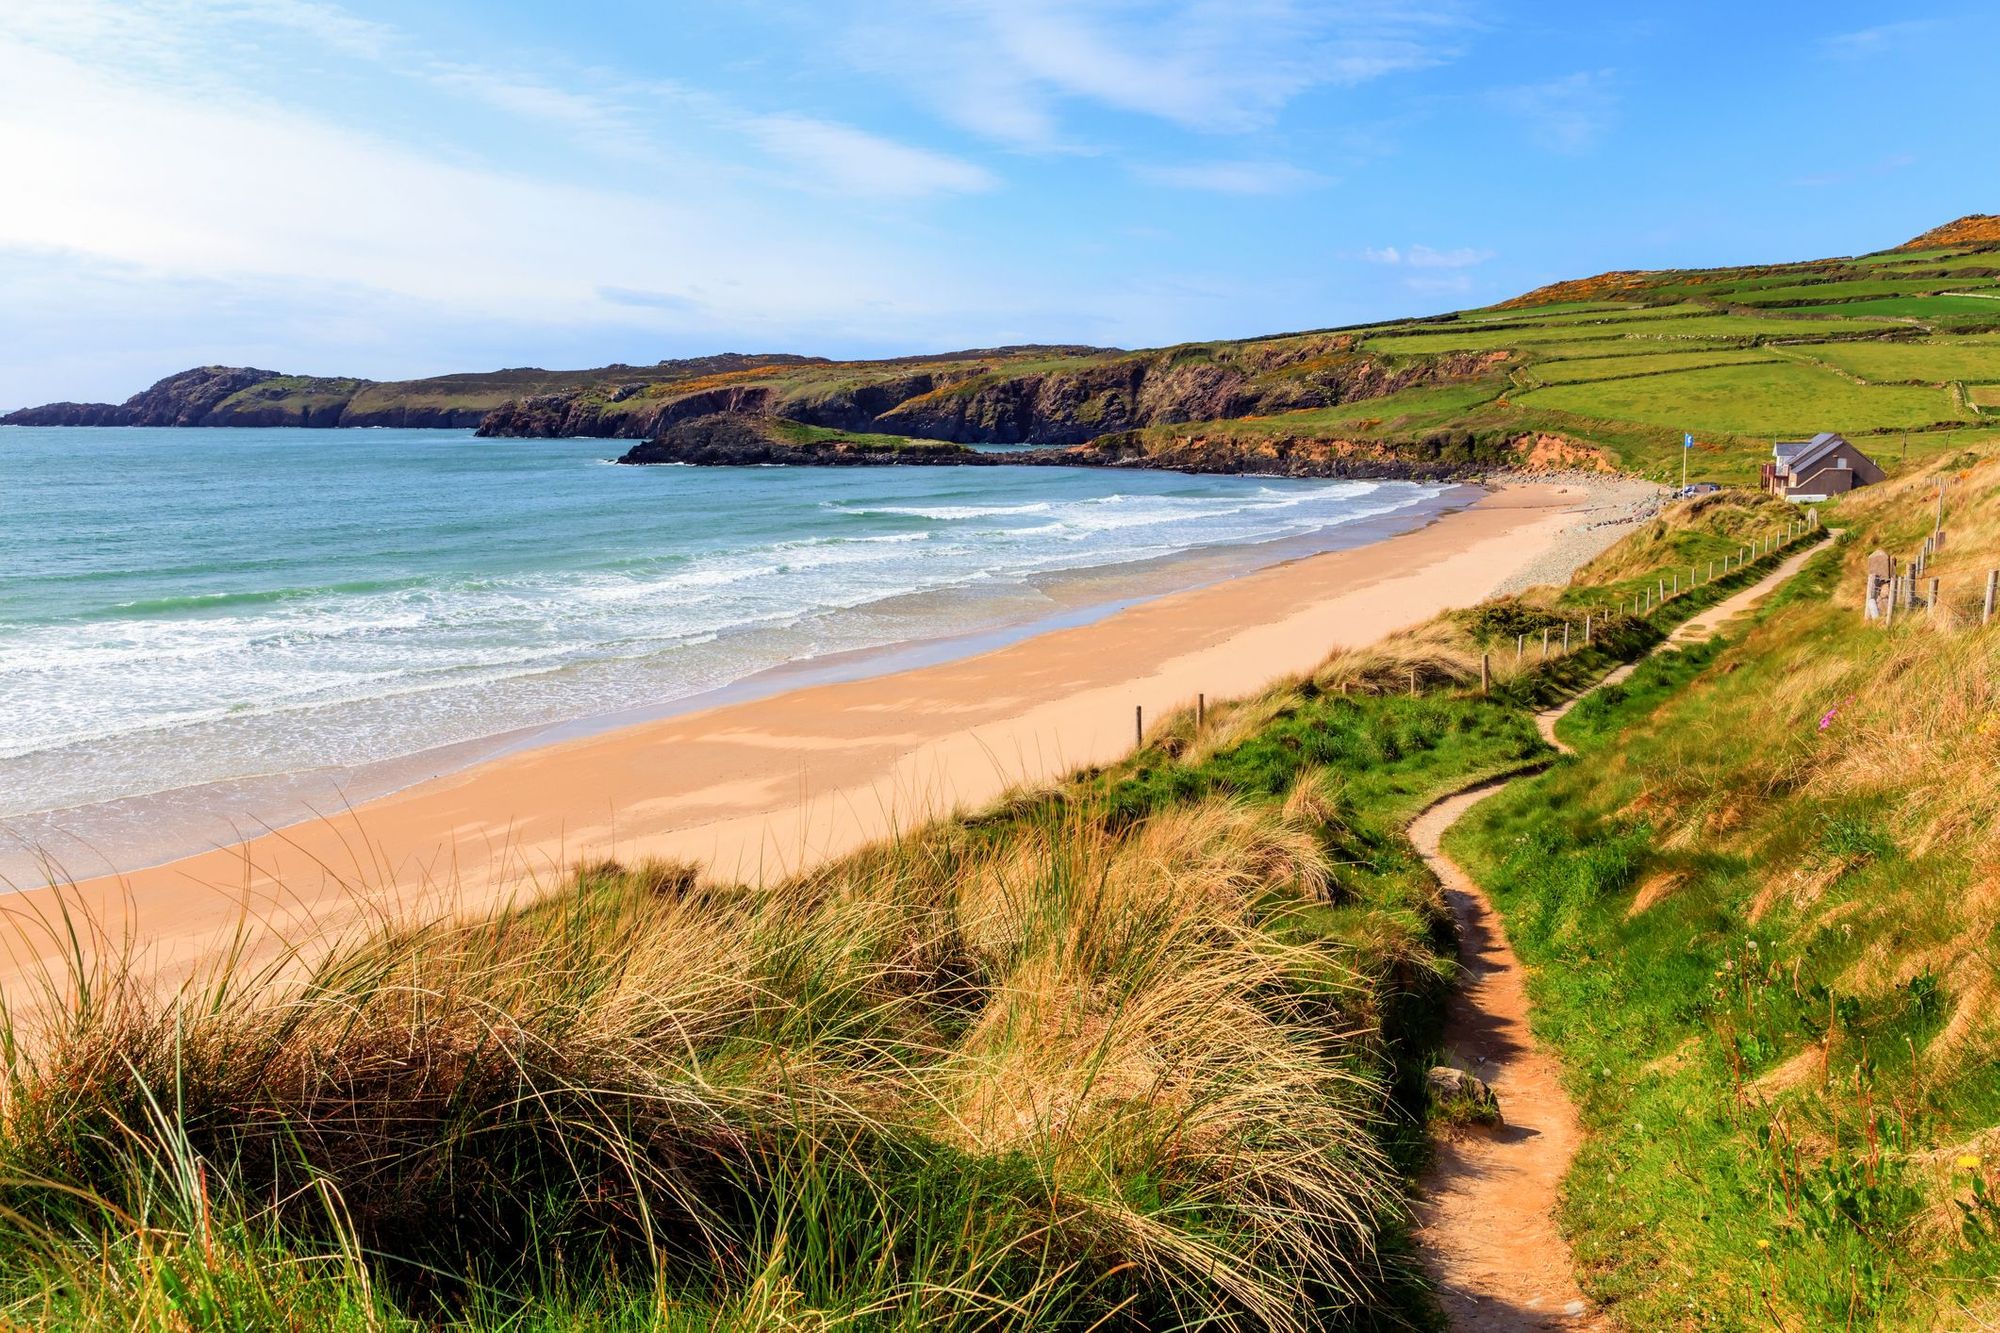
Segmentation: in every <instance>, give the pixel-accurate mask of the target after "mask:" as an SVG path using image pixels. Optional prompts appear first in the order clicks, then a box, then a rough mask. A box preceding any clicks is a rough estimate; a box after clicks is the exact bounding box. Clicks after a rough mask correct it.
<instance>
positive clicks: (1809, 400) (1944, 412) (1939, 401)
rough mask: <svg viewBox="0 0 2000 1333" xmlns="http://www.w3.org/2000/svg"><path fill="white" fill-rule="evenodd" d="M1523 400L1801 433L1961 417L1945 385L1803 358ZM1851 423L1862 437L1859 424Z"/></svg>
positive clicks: (1673, 423)
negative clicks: (1855, 377)
mask: <svg viewBox="0 0 2000 1333" xmlns="http://www.w3.org/2000/svg"><path fill="white" fill-rule="evenodd" d="M1517 401H1519V403H1520V404H1521V405H1522V406H1523V407H1527V408H1535V407H1547V408H1552V409H1554V410H1556V411H1558V412H1567V413H1571V414H1573V415H1576V416H1582V417H1595V418H1600V419H1604V420H1611V421H1634V422H1639V423H1642V424H1646V425H1653V426H1664V427H1669V428H1678V429H1683V430H1691V431H1694V432H1696V433H1697V434H1703V433H1710V432H1720V433H1723V434H1731V435H1760V436H1766V437H1769V436H1784V437H1787V438H1791V437H1797V438H1800V439H1804V438H1807V437H1809V436H1811V435H1812V434H1813V433H1814V432H1815V429H1816V428H1817V429H1824V427H1821V426H1820V425H1819V423H1822V422H1826V421H1842V422H1850V423H1851V422H1854V421H1856V420H1865V421H1866V422H1867V423H1868V429H1870V430H1881V429H1885V428H1889V429H1905V428H1915V427H1922V426H1929V425H1932V424H1934V423H1937V422H1941V421H1955V420H1960V419H1963V418H1964V413H1963V412H1962V411H1960V410H1959V408H1958V405H1957V404H1956V403H1954V402H1953V401H1952V399H1951V397H1950V396H1949V395H1947V394H1946V393H1945V392H1943V391H1942V390H1941V389H1931V388H1924V387H1918V386H1909V385H1865V386H1864V385H1859V384H1856V383H1854V382H1853V381H1852V380H1848V379H1844V378H1842V377H1841V376H1839V375H1835V374H1832V373H1830V372H1828V371H1825V370H1821V369H1818V368H1816V367H1813V366H1807V365H1798V364H1777V365H1745V366H1725V367H1718V368H1710V369H1689V370H1686V371H1683V372H1681V373H1679V374H1675V375H1662V376H1647V377H1644V378H1637V379H1619V380H1598V381H1592V382H1587V383H1581V384H1558V385H1554V386H1551V387H1549V388H1546V389H1536V390H1533V391H1531V392H1528V393H1524V394H1521V395H1519V397H1518V400H1517ZM1846 430H1847V431H1848V432H1852V434H1853V435H1854V436H1855V437H1857V438H1856V442H1857V443H1859V444H1861V445H1862V447H1863V448H1864V449H1865V448H1866V447H1867V445H1866V443H1865V442H1864V441H1863V440H1861V439H1860V438H1858V437H1860V436H1862V435H1863V430H1862V428H1861V427H1859V426H1856V425H1852V424H1850V425H1848V426H1847V428H1846Z"/></svg>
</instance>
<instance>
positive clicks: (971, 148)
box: [0, 0, 2000, 407]
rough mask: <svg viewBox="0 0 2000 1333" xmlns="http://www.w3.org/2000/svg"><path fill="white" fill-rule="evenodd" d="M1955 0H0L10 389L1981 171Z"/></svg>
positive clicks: (117, 394) (1014, 282) (690, 330)
mask: <svg viewBox="0 0 2000 1333" xmlns="http://www.w3.org/2000/svg"><path fill="white" fill-rule="evenodd" d="M1995 49H2000V7H1995V6H1993V5H1992V4H1991V3H1990V0H1982V2H1981V3H1970V4H1959V5H1935V6H1919V7H1910V8H1898V9H1896V10H1895V11H1893V12H1891V11H1889V10H1887V9H1886V8H1885V7H1883V6H1880V5H1872V4H1870V5H1864V4H1841V3H1830V4H1802V3H1775V4H1744V3H1735V4H1730V5H1721V4H1675V5H1652V6H1638V5H1602V4H1595V3H1593V4H1563V3H1537V4H1527V3H1510V2H1504V0H1415V2H1414V3H1407V4H1394V3H1383V2H1380V0H1357V2H1352V3H1350V2H1347V0H1330V2H1329V3H1319V4H1314V3H1304V2H1302V0H1236V2H1235V3H1226V2H1222V0H1190V2H1184V3H1153V2H1148V0H1072V2H1071V3H1064V4H1058V3H1053V2H1049V0H929V2H928V3H918V2H917V0H875V2H874V3H861V4H846V3H838V2H837V0H823V2H822V3H816V4H807V3H799V4H794V3H785V2H782V0H742V2H740V3H731V4H724V5H718V4H707V5H691V4H689V5H683V4H667V3H651V4H646V3H638V2H636V0H567V2H566V3H562V4H551V3H546V0H481V2H480V3H473V2H472V0H400V2H398V3H388V2H387V0H5V2H4V4H0V181H4V182H5V185H4V187H0V407H7V406H17V405H20V404H23V403H29V402H40V401H43V400H47V399H54V398H86V399H113V400H116V399H122V398H123V397H125V396H126V395H127V394H129V393H131V392H133V391H134V390H136V389H138V388H140V387H143V386H144V385H145V384H147V383H149V382H151V381H152V380H153V379H155V378H157V377H159V376H160V375H163V374H166V373H169V372H171V371H173V370H177V369H180V368H182V367H185V366H188V365H193V364H199V363H207V362H227V363H231V364H254V365H260V366H266V367H270V368H273V369H279V370H287V371H294V372H300V373H310V374H358V375H365V376H369V377H373V378H392V377H399V376H405V375H423V374H434V373H439V372H443V371H447V370H463V369H485V368H492V367H497V366H518V365H545V366H577V365H595V364H602V363H605V362H608V361H614V360H622V361H628V362H635V363H636V362H648V361H653V360H657V359H660V358H662V357H669V356H680V355H692V354H700V353H706V352H714V351H724V350H738V351H780V350H782V351H805V352H815V353H821V354H825V355H833V356H869V355H889V354H895V353H901V352H910V351H935V350H943V349H950V348H958V347H972V346H990V345H996V344H1000V343H1008V342H1029V341H1033V342H1090V343H1103V344H1117V345H1123V346H1145V345H1156V344H1161V343H1169V342H1175V341H1181V340H1186V339H1193V338H1215V337H1228V336H1238V335H1247V334H1254V333H1262V332H1271V331H1280V330H1288V329H1301V328H1312V327H1321V326H1326V325H1334V324H1344V323H1352V322H1358V321H1363V320H1369V319H1378V318H1386V317H1390V316H1396V315H1404V314H1421V313H1432V312H1437V311H1442V310H1450V309H1455V308H1461V307H1466V306H1473V305H1479V304H1483V303H1486V302H1489V301H1493V300H1497V299H1500V298H1503V297H1505V296H1509V295H1512V294H1514V293H1516V292H1519V291H1521V290H1524V289H1526V288H1528V287H1532V286H1534V285H1536V284H1537V283H1540V282H1543V281H1547V280H1549V279H1552V278H1557V277H1572V276H1578V275H1581V274H1586V273H1591V272H1596V271H1599V270H1603V269H1607V268H1631V267H1660V266H1667V265H1683V264H1725V263H1738V262H1754V261H1759V260H1777V259H1789V258H1805V257H1813V256H1819V255H1827V254H1845V253H1854V252H1858V251H1865V250H1869V249H1874V248H1878V247H1881V246H1886V245H1890V244H1894V243H1896V242H1898V241H1900V240H1902V239H1904V238H1905V237H1907V236H1908V235H1910V234H1912V233H1914V232H1916V231H1919V230H1922V229H1923V228H1925V227H1928V226H1931V225H1934V224H1936V223H1938V222H1942V221H1945V220H1947V219H1949V218H1953V217H1957V216H1959V215H1961V214H1964V213H1968V212H1992V211H2000V186H1995V185H1994V184H1993V183H1992V182H1993V167H1994V146H1993V145H1994V143H1995V142H1996V130H2000V112H1995V111H1994V110H1993V107H1992V103H1991V100H1990V99H1991V94H1990V88H1991V80H1992V74H1991V53H1992V51H1994V50H1995Z"/></svg>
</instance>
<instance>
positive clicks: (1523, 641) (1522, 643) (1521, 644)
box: [1514, 634, 1528, 666]
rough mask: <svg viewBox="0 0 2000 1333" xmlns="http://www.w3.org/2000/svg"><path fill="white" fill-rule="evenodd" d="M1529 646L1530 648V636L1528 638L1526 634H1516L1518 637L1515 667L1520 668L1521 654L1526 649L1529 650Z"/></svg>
mask: <svg viewBox="0 0 2000 1333" xmlns="http://www.w3.org/2000/svg"><path fill="white" fill-rule="evenodd" d="M1527 646H1528V636H1527V635H1525V634H1516V635H1515V636H1514V665H1515V666H1519V665H1521V653H1522V651H1523V650H1525V649H1526V648H1527Z"/></svg>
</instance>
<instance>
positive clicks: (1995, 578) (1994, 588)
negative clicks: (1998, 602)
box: [1979, 569, 2000, 625]
mask: <svg viewBox="0 0 2000 1333" xmlns="http://www.w3.org/2000/svg"><path fill="white" fill-rule="evenodd" d="M1996 592H2000V569H1989V570H1987V571H1986V611H1985V614H1983V615H1981V616H1980V617H1979V623H1980V624H1982V625H1984V624H1985V623H1986V622H1987V621H1989V620H1991V619H1993V594H1994V593H1996Z"/></svg>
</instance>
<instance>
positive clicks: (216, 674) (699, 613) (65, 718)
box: [0, 427, 1467, 885]
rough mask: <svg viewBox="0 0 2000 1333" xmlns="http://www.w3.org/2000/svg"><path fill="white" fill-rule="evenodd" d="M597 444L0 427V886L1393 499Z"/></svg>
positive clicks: (194, 837) (1116, 596)
mask: <svg viewBox="0 0 2000 1333" xmlns="http://www.w3.org/2000/svg"><path fill="white" fill-rule="evenodd" d="M623 447H624V445H623V443H622V442H618V441H609V440H580V439H578V440H482V439H478V438H475V437H474V436H473V435H472V434H471V433H470V432H465V431H437V430H296V429H270V430H261V429H238V428H231V429H213V430H209V429H138V428H130V429H127V428H95V429H43V428H33V427H0V880H4V881H5V882H6V883H10V884H14V885H21V884H25V883H40V882H43V881H44V880H46V879H47V878H50V877H51V876H55V877H61V876H81V875H85V874H95V873H101V872H102V871H104V870H106V869H110V868H113V867H116V868H118V869H134V868H138V867H140V866H143V865H146V864H152V863H157V862H158V861H161V860H166V859H170V858H172V857H174V856H178V855H183V854H186V853H188V852H192V851H197V850H201V849H203V848H204V847H206V846H210V845H215V844H217V843H219V842H227V841H230V840H232V838H233V837H235V836H249V835H251V834H254V833H257V832H260V831H262V830H263V829H266V828H269V827H274V826H278V825H282V824H284V823H289V822H293V821H294V820H296V819H299V818H305V817H309V816H311V815H312V814H315V813H317V814H322V815H324V814H328V813H332V812H334V811H337V810H338V809H339V808H340V807H341V806H342V805H343V804H352V803H354V802H357V801H360V800H365V799H369V798H372V797H374V796H378V795H381V794H384V793H386V792H388V791H391V790H394V789H396V788H397V787H399V786H403V785H407V784H408V783H410V782H414V781H418V780H421V779H423V778H426V777H429V776H433V775H434V774H437V773H440V772H445V771H449V770H451V769H454V768H458V767H462V766H464V765H466V764H469V763H474V762H477V761H479V760H481V759H485V758H489V757H491V756H493V755H496V754H499V753H504V752H505V751H507V750H508V749H511V748H517V747H520V746H524V745H530V744H537V743H542V742H545V741H547V740H549V739H553V738H560V737H565V736H571V735H576V734H581V733H583V732H586V731H588V730H591V729H594V728H602V727H609V726H614V725H618V724H620V723H623V722H627V721H635V720H639V719H642V718H645V717H653V716H661V715H664V714H667V713H670V712H674V711H677V710H681V709H686V708H692V707H700V706H705V705H707V704H710V703H714V702H720V701H725V700H729V699H732V698H743V697H749V696H750V695H752V694H754V693H756V692H758V691H760V690H764V691H768V690H771V689H776V688H784V687H786V686H788V685H791V684H795V683H803V682H805V681H809V680H813V679H824V678H829V677H831V676H834V675H840V674H846V675H853V674H859V673H862V672H866V671H874V670H886V669H893V668H896V667H900V666H906V665H912V664H916V663H918V662H921V661H932V660H939V659H941V658H943V657H948V656H951V655H954V654H959V653H966V652H973V651H978V650H980V649H982V648H984V647H988V646H991V645H993V644H996V643H999V642H1004V641H1005V640H1006V639H1007V638H1009V637H1015V636H1019V635H1024V634H1028V633H1033V632H1036V631H1037V630H1039V629H1041V628H1044V627H1047V626H1050V625H1053V624H1059V623H1076V622H1077V621H1079V620H1082V619H1088V618H1089V617H1091V616H1094V615H1100V614H1103V613H1105V612H1106V611H1108V610H1110V609H1113V608H1115V607H1117V606H1121V605H1126V604H1129V603H1130V602H1132V601H1134V600H1138V599H1142V598H1145V597H1150V596H1157V595H1160V594H1162V593H1165V592H1169V591H1173V590H1176V589H1178V588H1185V587H1190V586H1195V585H1197V584H1201V583H1207V582H1212V581H1215V580H1217V579H1221V578H1226V577H1230V576H1231V575H1233V574H1236V573H1240V572H1243V571H1245V570H1248V569H1251V568H1254V567H1257V566H1260V565H1264V564H1270V563H1273V562H1275V561H1279V560H1283V559H1288V558H1292V557H1295V556H1299V555H1304V554H1309V553H1311V552H1315V551H1323V550H1329V549H1335V548H1338V547H1342V546H1352V545H1356V544H1360V543H1363V542H1368V541H1375V540H1379V539H1381V538H1382V537H1385V536H1388V535H1390V534H1392V533H1394V532H1396V531H1401V530H1405V529H1408V528H1411V527H1416V526H1420V525H1422V524H1423V523H1426V522H1428V521H1429V520H1430V519H1431V518H1433V517H1435V516H1436V515H1437V514H1438V513H1440V512H1442V511H1443V510H1445V509H1447V508H1450V507H1454V506H1455V505H1458V504H1462V503H1464V502H1465V499H1466V498H1467V493H1466V492H1465V491H1464V489H1463V488H1456V487H1447V486H1438V485H1420V484H1415V483H1409V482H1392V481H1381V482H1376V481H1327V480H1301V479H1283V478H1273V477H1255V476H1184V475H1180V474H1176V473H1168V472H1149V471H1128V470H1103V469H1086V468H1049V467H1008V468H968V467H881V468H824V469H819V468H814V469H798V468H782V467H749V468H695V467H681V466H664V467H661V466H654V467H624V466H616V465H614V464H613V463H612V461H611V460H612V459H613V458H614V457H615V456H616V454H617V453H618V452H619V451H620V450H621V449H622V448H623Z"/></svg>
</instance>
